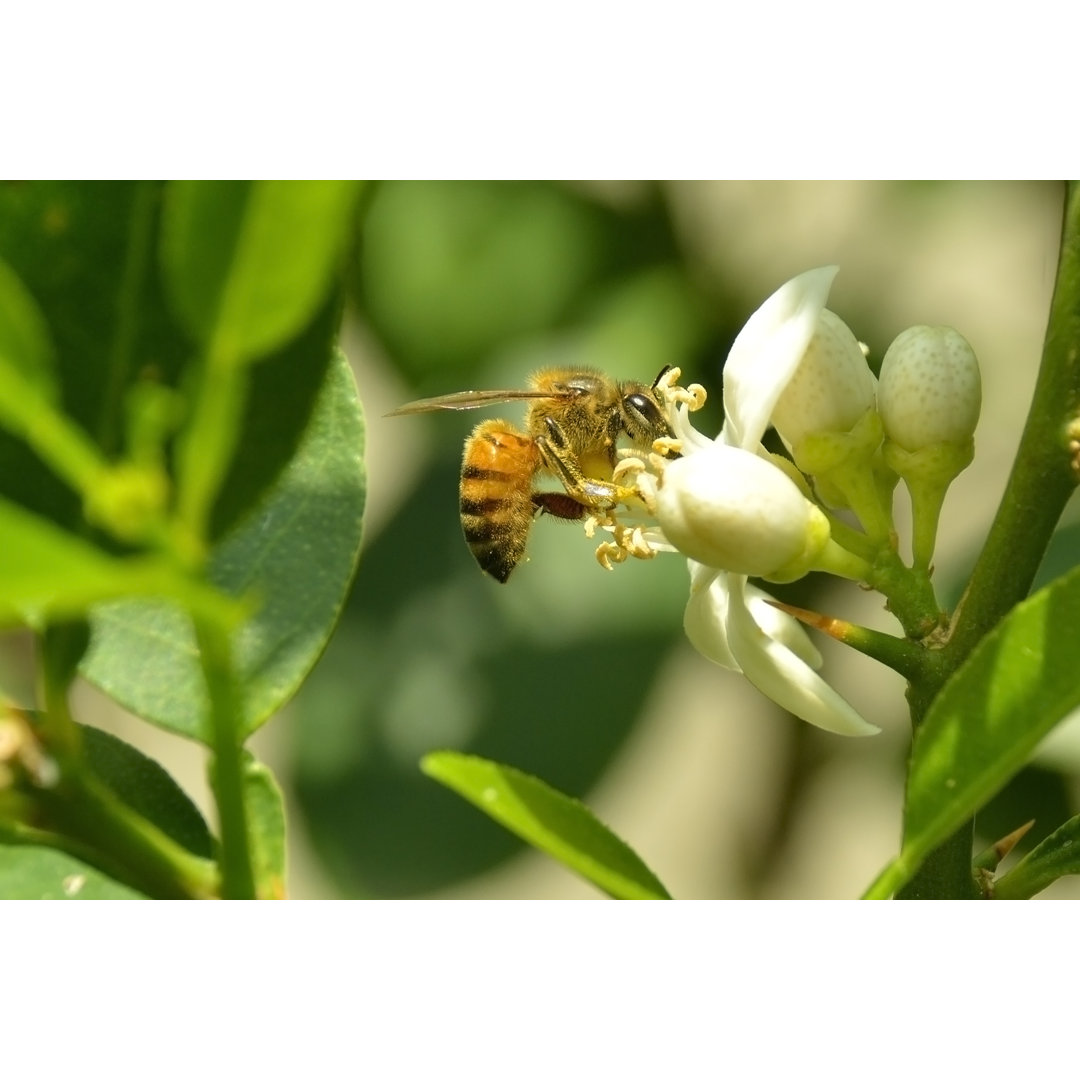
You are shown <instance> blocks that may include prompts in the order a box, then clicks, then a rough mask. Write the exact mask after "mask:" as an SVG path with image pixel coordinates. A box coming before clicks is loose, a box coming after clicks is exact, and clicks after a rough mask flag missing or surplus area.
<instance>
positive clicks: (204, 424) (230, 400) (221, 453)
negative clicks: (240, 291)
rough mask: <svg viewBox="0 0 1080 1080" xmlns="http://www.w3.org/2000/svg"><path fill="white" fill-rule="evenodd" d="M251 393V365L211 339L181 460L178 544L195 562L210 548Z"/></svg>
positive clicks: (178, 480)
mask: <svg viewBox="0 0 1080 1080" xmlns="http://www.w3.org/2000/svg"><path fill="white" fill-rule="evenodd" d="M247 391H248V371H247V369H246V368H244V367H242V366H241V365H239V364H238V363H236V362H235V359H234V358H233V357H231V356H228V355H226V354H224V353H223V352H222V351H221V350H220V349H218V348H216V347H215V345H214V344H213V343H211V345H210V349H209V350H208V352H207V356H206V362H205V367H204V370H203V372H202V376H201V379H200V384H199V390H198V393H197V395H196V399H195V406H194V410H193V412H192V416H191V422H190V424H189V425H188V428H187V431H186V432H185V434H184V437H183V440H182V442H181V444H180V447H179V452H178V460H177V474H178V478H177V502H178V506H177V511H178V514H177V527H178V529H180V530H181V532H180V535H179V536H178V537H177V546H178V548H179V550H181V551H184V552H188V553H190V555H191V557H192V559H193V560H196V561H197V562H201V561H202V558H203V553H204V552H205V550H206V544H207V529H208V524H209V520H210V511H211V509H212V507H213V503H214V499H215V498H216V496H217V493H218V490H219V489H220V487H221V483H222V481H223V480H224V478H225V473H226V471H227V469H228V467H229V462H230V461H231V460H232V457H233V453H234V451H235V450H236V440H237V439H238V438H239V435H240V426H241V425H240V420H241V417H242V416H243V412H244V404H245V402H246V400H247Z"/></svg>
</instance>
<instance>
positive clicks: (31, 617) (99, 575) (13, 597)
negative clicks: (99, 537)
mask: <svg viewBox="0 0 1080 1080" xmlns="http://www.w3.org/2000/svg"><path fill="white" fill-rule="evenodd" d="M0 536H2V537H3V550H2V558H0V624H6V625H17V624H21V623H29V624H31V625H35V626H36V625H41V624H42V623H43V622H44V621H45V620H46V619H47V618H53V619H58V618H65V617H71V616H75V615H81V614H83V613H85V611H86V610H87V609H88V608H89V607H90V606H91V605H92V604H95V603H100V602H102V601H106V600H111V599H113V598H115V597H117V596H131V595H145V594H146V593H148V592H154V591H157V592H173V591H175V590H178V589H182V588H183V583H182V582H179V581H177V580H176V579H175V578H174V577H173V574H172V572H171V570H170V569H169V568H168V567H167V566H164V565H162V564H158V563H154V562H152V561H149V560H145V559H118V558H114V557H112V556H110V555H106V554H105V553H104V552H103V551H101V550H100V549H99V548H97V547H95V546H94V545H93V544H91V543H89V542H88V541H86V540H83V539H81V538H80V537H77V536H73V535H72V534H70V533H67V532H65V531H64V530H63V529H60V528H58V527H57V526H56V525H54V524H53V523H52V522H50V521H47V520H46V519H44V518H42V517H39V516H38V515H37V514H32V513H30V512H29V511H28V510H24V509H22V508H21V507H19V506H16V505H15V504H14V503H10V502H8V501H7V500H4V499H0Z"/></svg>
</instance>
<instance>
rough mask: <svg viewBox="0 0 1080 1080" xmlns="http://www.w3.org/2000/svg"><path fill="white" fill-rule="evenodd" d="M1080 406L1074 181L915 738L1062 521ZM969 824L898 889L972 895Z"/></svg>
mask: <svg viewBox="0 0 1080 1080" xmlns="http://www.w3.org/2000/svg"><path fill="white" fill-rule="evenodd" d="M1078 410H1080V186H1078V185H1077V184H1076V183H1070V184H1069V186H1068V189H1067V191H1066V197H1065V214H1064V225H1063V230H1062V240H1061V253H1060V256H1059V259H1058V269H1057V279H1056V281H1055V284H1054V296H1053V300H1052V301H1051V305H1050V318H1049V324H1048V326H1047V331H1046V338H1045V342H1044V345H1043V354H1042V363H1041V366H1040V368H1039V375H1038V379H1037V381H1036V385H1035V393H1034V396H1033V398H1032V403H1031V409H1030V411H1029V412H1028V418H1027V422H1026V424H1025V426H1024V432H1023V435H1022V436H1021V440H1020V448H1019V450H1018V452H1017V456H1016V460H1015V462H1014V463H1013V468H1012V472H1011V474H1010V476H1009V480H1008V482H1007V484H1006V486H1005V493H1004V495H1003V496H1002V499H1001V504H1000V506H999V507H998V511H997V514H996V516H995V518H994V523H993V525H992V526H991V528H990V533H989V535H988V536H987V540H986V544H985V545H984V547H983V550H982V553H981V554H980V556H979V559H978V562H977V563H976V565H975V569H974V571H973V573H972V576H971V581H970V582H969V584H968V588H967V591H966V593H965V594H964V598H963V599H962V600H961V602H960V606H959V608H958V609H957V612H956V614H955V616H954V619H953V623H952V626H951V629H950V633H949V635H948V640H947V641H946V642H945V644H944V645H943V647H942V649H941V657H942V662H941V663H940V664H939V665H933V666H931V667H929V668H928V669H927V671H926V673H925V675H924V676H923V677H922V678H920V679H918V680H917V681H913V682H912V684H911V689H910V692H909V699H910V703H911V717H912V727H913V733H914V737H916V738H917V737H918V729H919V726H920V725H921V723H922V720H923V719H924V717H925V716H926V712H927V710H928V709H929V707H930V704H931V702H932V701H933V700H934V698H935V697H936V696H937V694H938V692H939V691H940V690H941V688H942V687H943V686H944V685H945V682H946V681H947V680H948V679H949V677H950V676H951V675H952V674H953V672H955V671H956V670H957V668H959V667H960V665H961V664H962V663H963V662H964V660H966V659H967V657H968V656H969V655H970V653H971V651H972V649H974V648H975V646H976V645H977V644H978V643H979V641H981V640H982V638H983V637H984V636H985V635H986V634H987V633H988V632H989V631H990V630H992V629H993V628H994V626H996V625H997V623H998V622H999V621H1000V620H1001V619H1002V618H1003V617H1004V616H1005V615H1006V614H1007V613H1008V612H1009V611H1010V610H1011V609H1012V608H1013V607H1014V606H1015V605H1016V604H1017V603H1019V602H1020V601H1021V600H1023V599H1024V598H1025V597H1026V596H1027V595H1028V592H1029V591H1030V589H1031V584H1032V582H1033V581H1034V579H1035V573H1036V571H1037V570H1038V568H1039V564H1040V562H1041V561H1042V558H1043V555H1044V553H1045V551H1046V547H1047V545H1048V544H1049V542H1050V537H1051V536H1052V534H1053V532H1054V529H1055V527H1056V526H1057V522H1058V519H1059V518H1060V516H1061V513H1062V511H1063V510H1064V508H1065V504H1066V503H1067V502H1068V499H1069V496H1070V495H1071V494H1072V492H1073V490H1074V489H1075V487H1076V480H1077V477H1076V473H1074V471H1073V469H1072V467H1071V455H1070V451H1069V439H1070V435H1069V431H1068V429H1069V425H1070V423H1075V421H1076V419H1077V415H1078ZM973 836H974V822H969V823H968V824H967V825H965V826H964V827H963V828H961V829H959V830H958V831H957V832H956V833H955V834H954V835H953V836H952V837H950V839H949V840H947V841H946V842H945V843H944V844H942V845H941V846H940V847H939V848H937V849H936V850H935V851H933V852H931V853H930V855H929V856H928V857H927V858H926V860H925V861H924V863H923V864H922V867H921V868H920V870H919V871H918V873H916V874H915V875H914V876H913V877H912V879H911V881H910V882H909V883H908V885H907V886H906V887H905V888H904V889H902V890H901V891H900V893H899V894H898V896H899V897H903V898H910V899H931V898H938V899H949V898H969V897H972V896H975V895H978V892H977V890H976V888H975V886H974V882H973V879H972V875H971V860H972V848H973V843H972V841H973Z"/></svg>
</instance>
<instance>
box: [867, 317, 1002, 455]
mask: <svg viewBox="0 0 1080 1080" xmlns="http://www.w3.org/2000/svg"><path fill="white" fill-rule="evenodd" d="M981 404H982V384H981V382H980V379H979V363H978V361H977V360H976V359H975V353H974V351H973V350H972V348H971V346H970V345H969V344H968V343H967V341H965V340H964V338H963V337H962V336H961V335H960V334H959V333H957V331H955V330H953V329H952V328H951V327H949V326H912V327H909V328H908V329H907V330H905V331H904V332H903V333H902V334H900V336H899V337H897V339H896V340H895V341H894V342H893V343H892V344H891V345H890V346H889V349H888V351H887V352H886V353H885V359H884V360H882V362H881V379H880V383H879V387H878V408H879V409H880V410H881V418H882V420H883V421H884V424H885V434H886V436H887V437H888V438H889V439H891V440H892V441H893V442H895V443H898V444H899V445H900V446H901V447H903V449H905V450H908V451H915V450H922V449H923V448H925V447H928V446H935V445H939V444H942V443H946V444H949V445H952V446H962V445H966V444H967V443H968V442H969V441H970V440H971V438H972V436H973V435H974V434H975V425H976V423H977V422H978V419H979V408H980V406H981Z"/></svg>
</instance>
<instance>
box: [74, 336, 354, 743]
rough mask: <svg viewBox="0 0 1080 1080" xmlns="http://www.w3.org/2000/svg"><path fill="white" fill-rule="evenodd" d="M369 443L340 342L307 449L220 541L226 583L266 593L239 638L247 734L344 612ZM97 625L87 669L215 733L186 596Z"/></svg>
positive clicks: (219, 568) (159, 711)
mask: <svg viewBox="0 0 1080 1080" xmlns="http://www.w3.org/2000/svg"><path fill="white" fill-rule="evenodd" d="M363 451H364V425H363V418H362V414H361V410H360V402H359V399H358V397H357V393H356V384H355V382H354V381H353V377H352V372H351V371H350V370H349V366H348V364H347V362H346V361H345V358H344V357H343V356H341V354H340V353H339V354H338V355H337V357H336V359H335V361H334V363H333V364H332V366H331V369H330V371H329V373H328V377H327V380H326V383H325V384H324V386H323V390H322V392H321V394H320V395H319V399H318V401H317V402H316V405H315V408H314V411H313V413H312V419H311V424H310V425H309V427H308V430H307V432H306V434H305V436H304V439H303V441H302V443H301V445H300V447H299V449H298V451H297V454H296V457H295V458H294V459H293V461H292V462H291V463H290V464H289V466H288V467H287V468H286V469H285V471H284V472H283V473H282V475H281V476H280V477H279V479H278V481H277V483H276V484H275V485H274V487H273V488H272V489H271V491H270V493H269V494H268V497H267V498H266V500H265V501H264V502H263V504H262V505H261V508H260V509H259V510H258V511H257V512H256V513H255V514H254V515H253V516H250V517H248V518H247V519H245V521H244V522H243V523H242V524H241V526H240V527H239V528H237V529H236V530H235V531H233V532H232V533H230V534H229V535H228V536H226V538H225V539H224V540H223V541H222V542H221V543H220V544H219V545H218V546H217V547H216V548H215V549H214V551H213V552H212V555H211V560H210V568H209V575H210V578H211V580H212V581H213V582H214V584H216V585H217V586H219V587H220V588H221V589H222V590H223V591H225V592H226V593H228V594H230V595H231V596H235V597H250V598H252V599H253V601H254V602H255V603H256V604H257V605H258V610H257V611H256V612H255V613H254V614H253V615H252V617H251V618H250V619H249V620H248V621H247V622H245V623H244V624H243V625H242V626H241V627H240V628H239V629H238V630H237V631H236V632H235V635H234V638H233V655H234V658H235V663H236V666H237V672H238V676H239V679H240V690H241V695H242V699H243V721H242V727H243V730H244V732H245V733H246V734H250V733H251V732H252V731H254V730H255V729H256V728H258V727H259V726H260V725H261V724H262V723H263V722H264V721H265V720H266V719H267V718H268V717H269V716H270V715H271V714H273V713H274V712H276V711H277V710H278V709H279V708H280V707H281V706H282V705H283V704H284V703H285V702H286V701H287V700H288V699H289V698H290V697H291V696H292V694H293V693H294V692H295V690H296V688H297V687H298V686H299V684H300V683H301V682H302V681H303V679H304V678H305V677H306V675H307V673H308V672H309V671H310V670H311V667H312V666H313V665H314V663H315V661H316V660H317V659H318V657H319V655H320V654H321V653H322V650H323V648H324V647H325V645H326V642H327V640H328V639H329V637H330V634H331V632H332V631H333V628H334V625H335V623H336V622H337V618H338V615H339V614H340V611H341V607H342V604H343V603H344V600H345V596H346V593H347V591H348V587H349V583H350V581H351V579H352V576H353V572H354V571H355V568H356V560H357V555H358V552H359V547H360V536H361V528H362V521H363V507H364V496H365V490H366V483H365V475H364V466H363ZM91 628H92V640H91V645H90V650H89V652H88V654H87V657H86V659H85V660H84V662H83V665H82V668H81V671H82V674H83V675H84V676H85V677H86V678H88V679H89V680H90V681H91V682H93V683H95V684H96V685H97V686H99V687H100V688H101V689H102V690H104V691H105V692H106V693H107V694H109V695H110V696H112V697H113V698H115V699H116V700H117V701H119V702H120V703H121V704H122V705H124V706H125V707H126V708H128V709H130V710H131V711H132V712H134V713H136V714H137V715H139V716H142V717H143V718H144V719H146V720H149V721H151V722H152V723H155V724H158V725H160V726H161V727H164V728H167V729H168V730H170V731H174V732H177V733H178V734H181V735H186V736H189V737H191V738H196V739H200V740H202V741H204V742H209V741H210V729H209V725H208V716H207V707H208V706H207V699H206V691H205V687H204V684H203V675H202V670H201V668H200V666H199V661H198V655H197V650H196V646H195V637H194V632H193V630H192V627H191V624H190V621H189V620H188V618H187V616H186V615H185V614H184V612H183V611H182V610H181V609H180V608H179V607H177V606H176V605H174V604H170V603H168V602H166V601H135V602H125V603H118V604H110V605H103V606H102V607H99V608H97V609H95V611H94V612H93V613H92V617H91ZM132 657H138V661H139V662H138V663H137V664H133V663H132Z"/></svg>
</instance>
